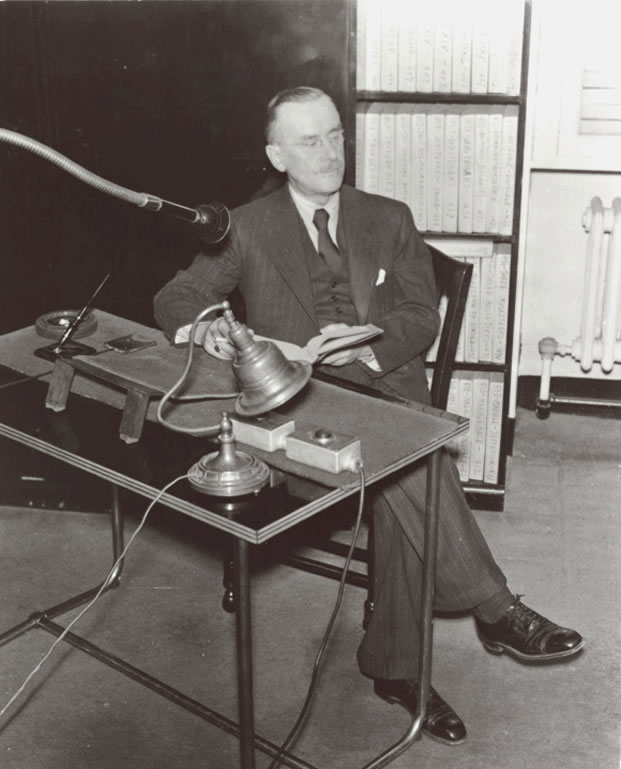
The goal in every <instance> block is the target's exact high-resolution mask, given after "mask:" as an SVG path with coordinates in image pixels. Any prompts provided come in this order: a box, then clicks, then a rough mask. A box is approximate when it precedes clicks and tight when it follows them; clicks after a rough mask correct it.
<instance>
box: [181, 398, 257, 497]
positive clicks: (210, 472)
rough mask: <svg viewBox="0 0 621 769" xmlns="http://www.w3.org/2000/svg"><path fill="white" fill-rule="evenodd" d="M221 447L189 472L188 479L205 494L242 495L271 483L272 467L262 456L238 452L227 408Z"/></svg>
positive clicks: (203, 458) (221, 425)
mask: <svg viewBox="0 0 621 769" xmlns="http://www.w3.org/2000/svg"><path fill="white" fill-rule="evenodd" d="M218 440H219V441H220V450H219V451H213V452H212V453H211V454H206V455H205V456H204V457H202V458H201V459H200V460H199V461H198V462H197V463H196V464H194V465H192V467H191V468H190V469H189V471H188V480H189V482H190V483H191V484H192V486H193V487H194V488H195V489H196V490H197V491H200V492H201V493H203V494H211V495H213V496H215V497H241V496H243V495H245V494H255V493H257V492H258V491H259V490H260V489H261V488H263V486H265V484H266V483H267V482H268V480H269V477H270V469H269V467H268V466H267V465H266V464H265V462H262V461H261V460H260V459H257V458H256V457H254V456H252V454H246V452H244V451H237V450H236V448H235V439H234V438H233V425H232V423H231V420H230V419H229V416H228V413H227V412H226V411H223V412H222V420H221V422H220V435H218Z"/></svg>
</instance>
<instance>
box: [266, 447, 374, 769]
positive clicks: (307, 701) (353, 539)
mask: <svg viewBox="0 0 621 769" xmlns="http://www.w3.org/2000/svg"><path fill="white" fill-rule="evenodd" d="M358 472H359V475H360V501H359V503H358V512H357V514H356V520H355V522H354V525H353V526H352V537H351V544H350V546H349V550H348V552H347V557H346V559H345V564H344V566H343V574H342V575H341V579H340V582H339V589H338V593H337V597H336V602H335V604H334V609H333V610H332V614H331V615H330V619H329V620H328V624H327V626H326V629H325V631H324V634H323V638H322V639H321V643H320V644H319V650H318V651H317V655H316V657H315V662H314V664H313V672H312V675H311V680H310V683H309V686H308V690H307V693H306V698H305V700H304V704H303V705H302V709H301V710H300V714H299V715H298V717H297V719H296V721H295V723H294V725H293V726H292V728H291V730H290V732H289V734H288V735H287V737H286V738H285V740H284V742H283V743H282V745H281V747H280V748H279V750H278V753H277V755H276V756H275V757H274V760H273V761H272V763H271V764H270V765H269V767H268V769H276V767H278V766H279V764H280V762H281V759H282V757H283V754H284V753H285V752H286V751H287V749H288V748H289V746H290V745H291V744H292V742H293V740H294V739H295V737H297V734H298V732H299V730H300V727H301V726H302V723H303V722H304V719H305V718H306V716H307V713H308V709H309V707H310V704H311V701H312V698H313V695H314V694H315V688H316V686H317V680H318V677H319V668H320V665H321V660H322V657H323V654H324V652H325V650H326V647H327V645H328V640H329V638H330V635H331V634H332V629H333V627H334V624H335V622H336V619H337V616H338V613H339V610H340V608H341V604H342V602H343V594H344V592H345V580H346V578H347V572H348V571H349V566H350V563H351V560H352V557H353V554H354V548H355V547H356V543H357V541H358V534H359V533H360V524H361V523H362V513H363V510H364V497H365V483H366V482H365V475H364V468H363V466H362V462H359V463H358Z"/></svg>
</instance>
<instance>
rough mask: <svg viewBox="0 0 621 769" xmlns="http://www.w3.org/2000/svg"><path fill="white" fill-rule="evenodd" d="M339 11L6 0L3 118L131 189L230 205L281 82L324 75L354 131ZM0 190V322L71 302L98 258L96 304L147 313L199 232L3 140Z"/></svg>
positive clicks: (238, 1)
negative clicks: (103, 284) (99, 188)
mask: <svg viewBox="0 0 621 769" xmlns="http://www.w3.org/2000/svg"><path fill="white" fill-rule="evenodd" d="M352 18H353V11H352V7H351V2H350V0H208V1H207V2H185V0H174V1H172V2H166V1H161V2H155V1H149V2H93V1H92V0H90V1H89V2H59V1H56V2H47V3H44V2H26V3H25V2H5V3H2V4H0V36H1V37H0V126H1V127H3V128H8V129H11V130H13V131H17V132H19V133H23V134H25V135H27V136H30V137H32V138H34V139H37V140H38V141H40V142H42V143H44V144H46V145H48V146H50V147H52V148H54V149H55V150H57V151H59V152H61V153H62V154H63V155H66V156H67V157H69V158H71V159H72V160H73V161H75V162H77V163H79V164H80V165H82V166H84V167H85V168H87V169H88V170H90V171H93V172H94V173H97V174H99V175H100V176H102V177H104V178H105V179H108V180H110V181H113V182H115V183H117V184H119V185H122V186H124V187H127V188H129V189H132V190H135V191H138V192H148V193H151V194H153V195H156V196H158V197H161V198H164V199H165V200H170V201H173V202H176V203H180V204H182V205H186V206H191V207H193V206H195V205H197V204H199V203H209V202H212V201H216V200H217V201H220V202H222V203H224V204H225V205H227V206H229V207H233V206H235V205H238V204H240V203H242V202H244V201H246V200H248V199H249V198H250V197H251V196H252V195H253V194H255V193H256V192H257V191H258V190H260V189H261V188H263V187H264V186H269V185H271V184H272V183H273V181H274V177H273V174H272V173H271V171H270V170H269V168H268V164H267V160H266V158H265V154H264V150H263V133H262V116H263V111H264V107H265V104H266V103H267V101H268V99H269V98H270V97H271V96H272V95H273V94H274V93H275V92H276V91H278V90H280V89H281V88H285V87H289V86H293V85H299V84H308V85H316V86H319V87H321V88H324V89H325V90H327V91H328V92H329V93H331V94H332V95H333V96H334V98H335V100H336V101H337V104H338V105H339V106H340V107H341V110H342V111H343V112H344V113H345V115H344V118H345V121H346V127H347V128H348V129H350V130H349V137H350V142H351V141H352V139H353V136H352V134H353V131H352V130H351V129H352V127H353V116H352V114H351V110H350V108H349V107H348V99H347V94H348V93H350V92H351V90H350V89H351V86H352V77H353V75H352V71H353V69H352V67H351V66H350V61H349V57H350V56H351V49H350V41H351V36H352V24H353V21H352ZM352 146H353V144H352V145H350V155H351V147H352ZM0 195H1V206H0V242H1V244H2V273H1V277H0V286H1V287H0V331H7V330H10V329H13V328H18V327H21V326H24V325H28V324H30V323H33V322H34V320H35V318H36V317H37V316H38V315H40V314H41V313H44V312H48V311H51V310H56V309H64V308H73V307H79V306H80V305H81V304H82V303H83V302H84V301H85V300H86V299H87V298H88V296H89V294H90V293H91V292H92V291H93V290H94V288H95V287H96V286H97V285H98V283H99V282H100V280H101V279H102V278H103V276H104V275H105V274H106V273H107V272H111V278H110V280H109V281H108V283H107V285H106V287H105V289H104V291H103V292H102V293H101V294H100V297H99V299H98V301H97V306H98V307H100V308H102V309H106V310H108V311H110V312H114V313H116V314H119V315H124V316H126V317H131V318H132V319H135V320H138V321H141V322H143V323H147V324H151V323H152V310H151V301H152V297H153V294H154V293H155V291H156V290H157V288H159V286H160V285H161V284H162V283H163V282H165V281H166V280H167V279H168V278H169V277H171V276H172V275H173V274H174V272H175V271H176V269H177V268H178V267H180V266H183V265H185V264H187V263H188V262H189V260H190V259H191V258H192V256H193V255H194V253H196V251H197V250H198V248H199V245H200V244H199V241H198V239H197V235H196V233H195V232H194V231H193V230H192V228H191V227H190V226H189V225H188V224H185V223H184V222H182V221H179V220H176V219H173V218H170V217H166V216H164V215H162V214H158V213H152V212H148V211H144V210H142V209H140V208H137V207H136V206H134V205H131V204H128V203H124V202H122V201H119V200H117V199H115V198H112V197H110V196H108V195H106V194H104V193H102V192H98V191H96V190H94V189H92V188H90V187H89V186H87V185H85V184H84V183H83V182H80V181H78V180H77V179H74V178H73V177H72V176H70V175H69V174H67V173H66V172H65V171H62V170H60V169H58V168H57V167H55V166H53V165H52V164H50V163H49V162H47V161H45V160H43V159H41V158H38V157H36V156H35V155H33V154H32V153H30V152H27V151H25V150H22V149H18V148H15V147H12V146H11V145H9V144H6V143H0Z"/></svg>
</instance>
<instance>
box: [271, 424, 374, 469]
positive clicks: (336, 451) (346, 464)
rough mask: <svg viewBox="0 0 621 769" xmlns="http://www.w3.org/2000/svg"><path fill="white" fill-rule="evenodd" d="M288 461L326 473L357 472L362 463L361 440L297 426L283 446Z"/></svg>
mask: <svg viewBox="0 0 621 769" xmlns="http://www.w3.org/2000/svg"><path fill="white" fill-rule="evenodd" d="M285 454H286V455H287V456H288V457H289V459H294V460H295V461H296V462H301V463H302V464H304V465H310V466H311V467H316V468H317V469H319V470H326V471H327V472H329V473H342V472H343V471H344V470H347V471H349V472H351V473H355V472H357V471H358V462H360V461H361V460H362V455H361V452H360V440H359V439H358V438H355V437H354V436H352V435H345V434H344V433H338V432H334V431H332V430H329V429H328V428H325V427H319V428H318V427H317V426H316V425H298V427H297V429H296V430H294V431H293V432H292V433H291V434H290V435H289V436H287V439H286V444H285Z"/></svg>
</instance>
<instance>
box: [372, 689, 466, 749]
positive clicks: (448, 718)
mask: <svg viewBox="0 0 621 769" xmlns="http://www.w3.org/2000/svg"><path fill="white" fill-rule="evenodd" d="M416 689H417V685H416V682H415V681H410V680H407V679H386V678H376V679H375V693H376V694H377V695H378V696H379V697H381V698H382V699H383V700H386V702H390V703H391V704H394V703H398V704H399V705H402V706H403V707H404V708H406V709H407V710H409V711H410V713H412V715H413V714H414V713H415V712H416V703H417V701H418V697H417V694H416ZM422 731H423V734H426V735H427V737H431V739H432V740H435V741H436V742H442V743H443V744H444V745H461V744H462V743H464V742H465V741H466V739H467V735H466V727H465V726H464V722H463V721H462V720H461V718H460V717H459V716H458V715H457V713H456V712H455V711H454V710H453V708H452V707H451V706H450V705H449V704H448V703H446V702H444V700H443V699H442V697H440V695H439V694H438V692H437V691H436V690H435V689H434V688H433V687H432V689H431V692H430V695H429V701H428V703H427V712H426V714H425V720H424V721H423V729H422Z"/></svg>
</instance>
